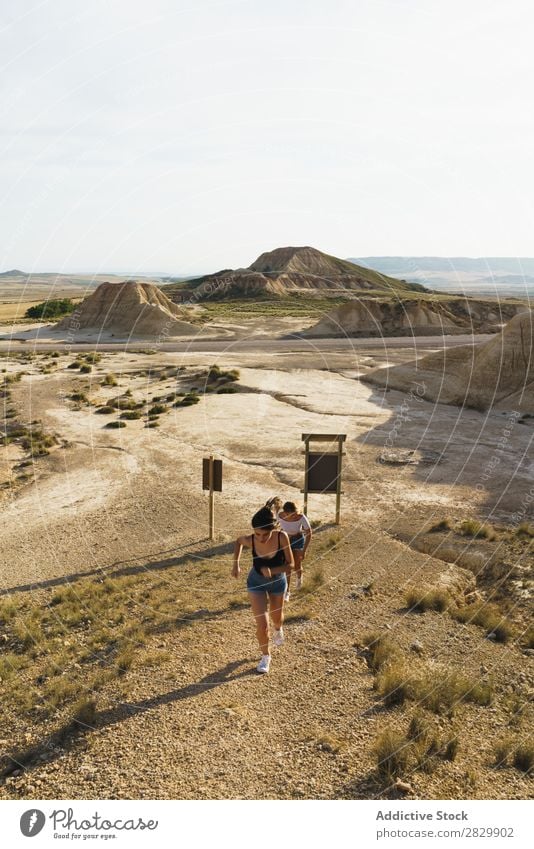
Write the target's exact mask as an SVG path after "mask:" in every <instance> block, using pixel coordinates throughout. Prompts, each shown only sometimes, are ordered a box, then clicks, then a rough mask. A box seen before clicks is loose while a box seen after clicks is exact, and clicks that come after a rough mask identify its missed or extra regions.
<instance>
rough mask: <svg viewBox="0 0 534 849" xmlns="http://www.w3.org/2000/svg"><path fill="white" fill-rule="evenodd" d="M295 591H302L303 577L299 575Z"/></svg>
mask: <svg viewBox="0 0 534 849" xmlns="http://www.w3.org/2000/svg"><path fill="white" fill-rule="evenodd" d="M295 589H296V590H301V589H302V577H301V576H300V575H297V583H296V584H295Z"/></svg>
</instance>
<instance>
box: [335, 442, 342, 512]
mask: <svg viewBox="0 0 534 849" xmlns="http://www.w3.org/2000/svg"><path fill="white" fill-rule="evenodd" d="M342 458H343V442H342V440H341V439H338V442H337V481H336V525H339V524H340V521H341V463H342Z"/></svg>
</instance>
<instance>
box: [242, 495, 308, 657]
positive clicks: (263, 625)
mask: <svg viewBox="0 0 534 849" xmlns="http://www.w3.org/2000/svg"><path fill="white" fill-rule="evenodd" d="M252 528H253V532H252V533H251V534H248V535H247V536H242V537H238V538H237V539H236V541H235V546H234V566H233V569H232V577H233V578H238V577H239V574H240V572H241V568H240V566H239V560H240V557H241V552H242V551H243V549H244V548H251V549H252V569H251V570H250V572H249V573H248V577H247V590H248V597H249V600H250V605H251V607H252V613H253V615H254V619H255V620H256V635H257V637H258V643H259V644H260V651H261V660H260V662H259V663H258V666H257V671H258V672H268V671H269V666H270V663H271V655H270V652H269V614H270V616H271V620H272V623H273V625H274V631H273V645H275V646H281V645H282V644H283V642H284V631H283V627H282V625H283V615H284V613H283V608H284V595H285V592H286V589H287V578H286V573H287V572H291V567H292V565H293V555H292V553H291V547H290V545H289V538H288V536H287V534H286V533H284V532H283V531H276V530H275V528H276V520H275V517H274V515H273V512H272V510H270V509H269V508H268V507H262V508H261V510H258V512H257V513H255V514H254V516H253V517H252Z"/></svg>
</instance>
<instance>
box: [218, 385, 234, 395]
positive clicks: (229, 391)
mask: <svg viewBox="0 0 534 849" xmlns="http://www.w3.org/2000/svg"><path fill="white" fill-rule="evenodd" d="M235 392H239V389H238V388H237V386H221V387H220V388H219V389H217V395H233V394H234V393H235Z"/></svg>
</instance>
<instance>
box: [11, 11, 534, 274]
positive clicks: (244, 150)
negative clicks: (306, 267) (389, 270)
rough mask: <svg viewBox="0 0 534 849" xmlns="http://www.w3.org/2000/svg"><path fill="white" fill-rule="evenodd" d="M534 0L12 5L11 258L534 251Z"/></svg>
mask: <svg viewBox="0 0 534 849" xmlns="http://www.w3.org/2000/svg"><path fill="white" fill-rule="evenodd" d="M533 14H534V13H533V11H532V10H531V4H530V3H529V2H526V0H525V2H523V0H507V2H504V0H500V1H499V2H494V0H484V2H481V0H461V2H459V1H458V0H447V1H446V2H445V0H419V2H412V0H389V2H381V0H328V2H327V0H321V1H320V2H318V0H269V1H268V2H266V0H225V2H216V0H213V2H207V0H188V2H182V1H181V0H150V2H148V0H142V2H140V1H139V0H112V2H109V0H91V2H90V3H88V2H87V0H48V2H47V1H46V0H40V2H39V0H31V2H27V1H26V0H2V3H1V6H0V67H1V73H0V86H1V97H0V113H1V121H0V152H1V155H0V190H1V198H2V203H1V205H0V232H1V239H0V271H2V270H6V269H11V268H20V269H22V270H24V271H34V272H35V271H58V272H72V271H92V272H102V271H114V270H118V271H121V270H124V271H128V272H131V273H135V272H138V273H143V272H144V273H147V272H166V273H168V274H184V275H187V274H195V273H202V272H208V271H216V270H218V269H221V268H230V267H232V268H235V267H244V266H247V265H249V264H250V263H251V262H252V261H253V260H254V259H255V258H256V257H257V256H258V255H259V254H260V253H262V252H263V251H266V250H272V249H273V248H275V247H279V246H287V245H312V246H314V247H317V248H319V249H321V250H324V251H326V252H327V253H331V254H335V255H337V256H341V257H347V256H351V257H357V256H370V255H374V256H383V255H386V256H389V255H394V256H399V255H400V256H402V255H408V256H422V255H439V256H532V255H533V254H534V245H533V242H532V233H533V230H534V228H533V223H534V214H533V203H534V168H533V167H532V150H533V149H534V110H533V109H532V104H531V91H532V87H533V82H534V73H533V72H534V51H533V50H532V45H531V31H532V26H531V25H532V18H533Z"/></svg>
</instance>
